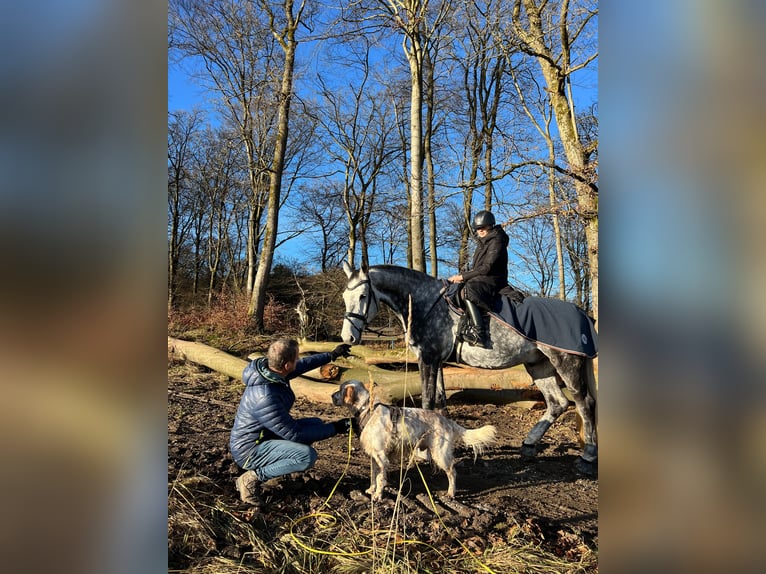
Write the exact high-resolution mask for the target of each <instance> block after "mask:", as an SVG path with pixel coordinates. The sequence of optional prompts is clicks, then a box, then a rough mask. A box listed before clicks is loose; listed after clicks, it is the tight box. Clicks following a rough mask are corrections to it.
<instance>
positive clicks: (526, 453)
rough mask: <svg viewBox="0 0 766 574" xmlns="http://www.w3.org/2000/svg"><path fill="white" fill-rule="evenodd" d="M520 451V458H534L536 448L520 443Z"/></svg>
mask: <svg viewBox="0 0 766 574" xmlns="http://www.w3.org/2000/svg"><path fill="white" fill-rule="evenodd" d="M520 451H521V456H522V458H535V457H536V456H537V447H536V446H535V445H533V444H523V443H522V445H521V449H520Z"/></svg>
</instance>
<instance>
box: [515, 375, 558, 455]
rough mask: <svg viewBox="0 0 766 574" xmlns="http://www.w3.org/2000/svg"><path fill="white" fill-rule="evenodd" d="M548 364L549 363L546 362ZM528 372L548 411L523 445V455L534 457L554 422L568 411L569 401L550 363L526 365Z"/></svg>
mask: <svg viewBox="0 0 766 574" xmlns="http://www.w3.org/2000/svg"><path fill="white" fill-rule="evenodd" d="M546 363H547V361H546ZM524 366H525V367H526V369H527V372H528V373H529V374H530V375H531V376H532V378H533V379H534V381H535V385H536V386H537V388H538V389H539V391H540V392H541V393H542V394H543V398H544V399H545V404H546V407H547V408H546V409H545V413H543V416H542V417H540V420H539V421H537V424H535V426H533V427H532V430H530V431H529V433H528V434H527V437H526V438H525V439H524V440H523V442H522V443H521V455H522V456H525V457H532V456H535V455H536V454H537V448H536V445H537V443H538V442H540V439H542V438H543V435H545V433H546V432H547V431H548V429H549V428H550V427H551V425H552V424H553V422H554V421H555V420H556V419H557V418H559V417H560V416H561V414H562V413H563V412H564V411H566V410H567V407H568V406H569V400H567V398H566V396H565V395H564V393H563V392H562V391H561V388H559V380H560V379H559V378H558V375H557V374H556V372H555V371H554V370H553V367H552V366H551V365H550V363H548V364H546V365H540V364H539V363H538V364H535V365H524Z"/></svg>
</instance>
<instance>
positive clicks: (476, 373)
mask: <svg viewBox="0 0 766 574" xmlns="http://www.w3.org/2000/svg"><path fill="white" fill-rule="evenodd" d="M335 344H336V343H310V344H302V345H301V351H302V352H303V351H309V352H323V351H329V350H332V348H334V346H335ZM367 355H368V351H367V350H365V349H364V347H354V348H353V350H352V356H351V357H347V358H344V359H339V360H338V361H335V362H334V363H332V365H333V366H334V367H335V368H333V369H329V370H328V373H330V372H331V373H332V374H333V376H334V377H335V379H336V380H335V381H332V380H327V376H326V374H325V373H323V372H322V369H321V368H320V369H314V370H312V371H309V372H308V373H306V374H305V375H304V376H301V377H296V378H294V379H292V380H291V381H290V386H291V387H292V389H293V392H295V395H296V396H298V397H302V398H305V399H308V400H310V401H314V402H318V403H332V393H334V392H335V391H336V390H337V388H338V384H339V382H341V381H348V380H351V379H358V380H360V381H362V382H364V383H365V384H369V383H370V382H371V381H374V382H375V388H374V394H375V396H376V397H377V398H378V399H379V400H380V401H381V402H383V403H387V404H395V403H401V402H402V401H404V400H405V399H417V398H419V397H420V395H421V387H420V376H419V374H418V372H417V369H414V370H409V371H405V372H402V371H392V370H387V369H383V368H381V367H380V366H379V365H376V364H368V362H367V360H368V357H367ZM168 358H172V359H174V360H180V361H190V362H192V363H196V364H199V365H203V366H205V367H208V368H209V369H212V370H214V371H217V372H219V373H222V374H224V375H226V376H228V377H230V378H232V379H235V380H241V379H242V371H243V370H244V368H245V367H246V366H247V361H245V360H243V359H239V358H238V357H234V356H232V355H229V354H228V353H226V352H224V351H221V350H219V349H215V348H213V347H210V346H208V345H205V344H203V343H197V342H194V341H184V340H182V339H175V338H173V337H168ZM395 361H396V357H395V356H392V357H391V360H390V361H389V362H391V363H393V362H395ZM336 369H337V373H336ZM325 381H326V382H325ZM444 387H445V390H446V391H447V393H448V394H452V395H453V396H454V394H455V393H458V394H459V396H460V397H461V398H462V399H467V400H471V399H473V400H476V401H480V402H486V403H495V404H505V403H509V402H517V401H523V402H528V401H535V400H539V395H538V394H537V392H536V390H533V389H534V387H532V386H531V379H529V376H528V375H526V373H525V372H524V370H523V369H516V368H514V369H502V370H496V371H490V370H486V369H475V368H471V367H465V366H462V365H461V366H456V365H448V366H445V368H444Z"/></svg>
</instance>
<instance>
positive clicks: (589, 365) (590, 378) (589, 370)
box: [583, 359, 598, 436]
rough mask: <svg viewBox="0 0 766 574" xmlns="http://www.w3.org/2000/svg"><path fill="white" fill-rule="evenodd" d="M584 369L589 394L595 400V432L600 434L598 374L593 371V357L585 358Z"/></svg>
mask: <svg viewBox="0 0 766 574" xmlns="http://www.w3.org/2000/svg"><path fill="white" fill-rule="evenodd" d="M583 371H584V375H585V380H586V381H587V385H586V387H585V389H586V391H587V393H588V396H589V397H590V398H591V399H592V400H593V426H594V427H595V428H594V432H595V433H596V435H597V436H598V400H597V398H596V396H597V394H598V383H597V382H596V374H595V372H594V371H593V359H585V361H584V363H583Z"/></svg>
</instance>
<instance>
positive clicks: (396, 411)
mask: <svg viewBox="0 0 766 574" xmlns="http://www.w3.org/2000/svg"><path fill="white" fill-rule="evenodd" d="M379 406H385V407H386V408H387V409H388V410H389V412H390V413H391V421H392V423H393V427H394V431H395V430H396V426H397V422H398V421H399V417H400V416H401V413H402V411H401V409H400V408H399V407H392V406H390V405H384V404H383V403H375V404H374V405H372V408H370V407H368V406H365V407H364V409H362V410H361V411H359V412H358V413H357V415H356V417H357V421H358V422H359V430H360V432H361V430H362V429H363V428H364V427H365V425H366V424H367V423H368V422H369V420H370V417H371V416H372V411H374V410H375V409H376V408H378V407H379Z"/></svg>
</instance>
